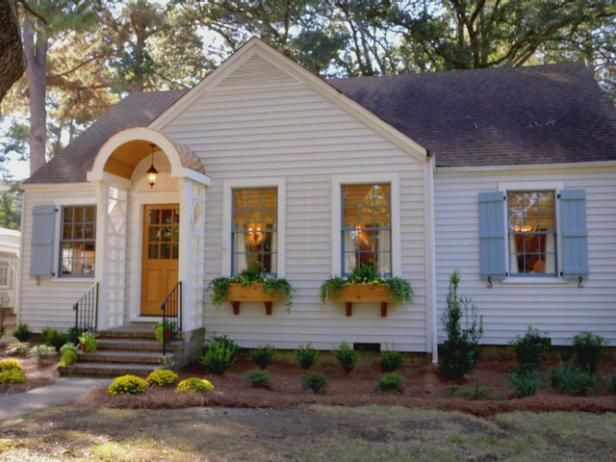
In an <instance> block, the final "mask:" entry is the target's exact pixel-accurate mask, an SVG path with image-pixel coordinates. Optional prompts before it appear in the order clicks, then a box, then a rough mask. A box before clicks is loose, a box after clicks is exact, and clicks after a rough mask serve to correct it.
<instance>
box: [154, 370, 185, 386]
mask: <svg viewBox="0 0 616 462" xmlns="http://www.w3.org/2000/svg"><path fill="white" fill-rule="evenodd" d="M177 381H178V375H177V374H176V373H175V372H174V371H172V370H171V369H156V370H155V371H152V372H150V375H148V378H147V379H146V382H148V385H150V386H157V387H168V386H171V385H175V382H177Z"/></svg>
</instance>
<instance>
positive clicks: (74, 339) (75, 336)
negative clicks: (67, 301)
mask: <svg viewBox="0 0 616 462" xmlns="http://www.w3.org/2000/svg"><path fill="white" fill-rule="evenodd" d="M85 331H86V330H85V329H80V328H79V327H75V326H73V327H71V328H70V329H69V330H67V331H66V337H67V341H68V342H70V343H73V344H75V345H79V337H81V334H83V333H84V332H85Z"/></svg>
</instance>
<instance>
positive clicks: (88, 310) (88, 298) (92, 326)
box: [73, 282, 98, 332]
mask: <svg viewBox="0 0 616 462" xmlns="http://www.w3.org/2000/svg"><path fill="white" fill-rule="evenodd" d="M73 311H74V312H75V329H76V330H77V331H78V332H85V331H90V332H96V328H97V326H98V282H96V283H94V285H92V287H90V288H89V289H88V291H87V292H86V293H85V294H83V295H82V296H81V298H80V299H79V300H77V302H76V303H75V304H74V305H73Z"/></svg>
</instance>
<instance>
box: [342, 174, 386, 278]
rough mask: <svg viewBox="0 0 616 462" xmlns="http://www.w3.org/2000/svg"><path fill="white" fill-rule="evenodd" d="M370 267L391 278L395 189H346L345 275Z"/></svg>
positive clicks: (361, 186)
mask: <svg viewBox="0 0 616 462" xmlns="http://www.w3.org/2000/svg"><path fill="white" fill-rule="evenodd" d="M360 265H370V266H372V267H374V268H375V269H376V270H377V271H378V272H379V273H380V274H382V275H385V276H389V275H391V272H392V270H391V187H390V185H389V184H388V183H382V184H358V185H343V186H342V272H343V273H344V274H349V273H351V272H352V271H353V270H354V269H355V268H357V267H359V266H360Z"/></svg>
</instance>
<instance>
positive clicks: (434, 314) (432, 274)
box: [427, 151, 438, 364]
mask: <svg viewBox="0 0 616 462" xmlns="http://www.w3.org/2000/svg"><path fill="white" fill-rule="evenodd" d="M427 156H428V159H429V160H428V162H429V170H430V172H429V173H430V174H429V175H428V188H427V189H428V204H429V210H430V213H429V215H428V227H429V230H430V233H429V236H428V239H429V243H428V245H429V249H430V255H429V261H430V267H429V278H430V293H429V298H430V301H431V303H430V305H431V306H430V310H431V316H430V319H431V321H432V326H431V328H432V363H433V364H438V336H437V335H438V309H437V303H436V237H435V230H436V228H435V225H434V215H435V213H436V210H435V207H434V175H435V174H436V166H435V165H436V162H435V156H434V153H433V152H430V151H428V152H427Z"/></svg>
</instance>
